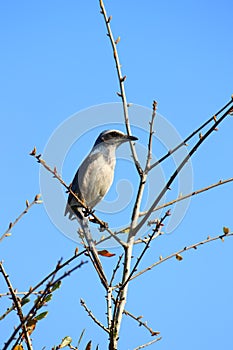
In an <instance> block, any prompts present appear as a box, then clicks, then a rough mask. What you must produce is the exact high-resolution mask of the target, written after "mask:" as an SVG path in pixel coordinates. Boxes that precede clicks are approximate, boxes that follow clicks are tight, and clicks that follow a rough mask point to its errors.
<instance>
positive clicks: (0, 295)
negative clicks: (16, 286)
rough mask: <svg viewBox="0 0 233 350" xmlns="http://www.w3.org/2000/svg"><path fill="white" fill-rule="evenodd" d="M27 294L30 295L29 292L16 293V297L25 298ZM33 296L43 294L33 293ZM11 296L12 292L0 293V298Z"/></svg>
mask: <svg viewBox="0 0 233 350" xmlns="http://www.w3.org/2000/svg"><path fill="white" fill-rule="evenodd" d="M27 293H28V292H17V291H15V295H17V296H18V295H23V296H25V295H26V294H27ZM31 294H34V295H39V294H41V292H33V293H31ZM10 295H11V293H10V292H6V293H0V298H3V297H9V296H10Z"/></svg>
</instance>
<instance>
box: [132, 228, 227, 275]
mask: <svg viewBox="0 0 233 350" xmlns="http://www.w3.org/2000/svg"><path fill="white" fill-rule="evenodd" d="M230 236H233V232H231V233H223V234H221V235H218V236H215V237H212V238H211V237H207V239H205V240H203V241H201V242H197V243H194V244H192V245H190V246H188V247H184V248H183V249H180V250H178V251H177V252H175V253H172V254H170V255H168V256H166V257H165V258H163V257H160V260H158V261H156V262H155V263H153V264H152V265H150V266H148V267H147V268H145V269H143V270H141V271H140V272H138V273H136V274H135V275H134V276H132V277H131V279H130V280H131V281H132V280H133V279H134V278H137V277H138V276H140V275H142V274H143V273H145V272H147V271H149V270H152V269H153V268H154V267H156V266H158V265H160V264H162V263H163V262H164V261H167V260H169V259H172V258H174V257H176V258H177V257H179V256H180V254H182V253H184V252H186V251H188V250H190V249H197V247H198V246H200V245H203V244H206V243H210V242H213V241H216V240H218V239H221V241H224V238H225V237H230ZM179 259H180V260H182V258H179Z"/></svg>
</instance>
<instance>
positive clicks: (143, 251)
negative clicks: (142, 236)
mask: <svg viewBox="0 0 233 350" xmlns="http://www.w3.org/2000/svg"><path fill="white" fill-rule="evenodd" d="M169 215H171V213H170V211H169V210H168V211H167V212H166V213H165V214H164V216H163V217H162V218H161V219H160V220H158V221H157V222H156V226H155V228H154V229H153V233H152V234H150V235H149V239H148V240H147V242H146V243H145V247H144V249H143V250H142V252H141V254H140V255H139V257H138V258H137V262H136V263H135V265H134V267H133V268H132V271H131V272H130V274H129V276H128V278H127V279H126V280H125V282H124V284H123V285H120V289H123V288H124V287H125V286H126V284H127V283H128V282H129V281H130V279H131V277H132V276H133V275H134V273H135V272H136V271H137V267H138V265H139V263H140V261H141V260H142V258H143V256H144V255H145V253H146V251H147V250H148V249H149V246H150V243H151V241H152V240H153V238H154V236H155V235H156V234H158V235H160V228H161V227H162V226H163V221H164V220H165V219H166V218H167V217H168V216H169Z"/></svg>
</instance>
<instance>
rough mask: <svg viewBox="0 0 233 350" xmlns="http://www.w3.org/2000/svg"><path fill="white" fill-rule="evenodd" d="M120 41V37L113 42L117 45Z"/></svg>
mask: <svg viewBox="0 0 233 350" xmlns="http://www.w3.org/2000/svg"><path fill="white" fill-rule="evenodd" d="M120 40H121V37H120V36H118V38H117V39H116V41H115V44H118V43H119V41H120Z"/></svg>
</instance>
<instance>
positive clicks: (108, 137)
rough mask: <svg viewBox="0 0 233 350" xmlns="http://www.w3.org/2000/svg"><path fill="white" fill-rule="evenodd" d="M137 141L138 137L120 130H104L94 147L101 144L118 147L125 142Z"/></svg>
mask: <svg viewBox="0 0 233 350" xmlns="http://www.w3.org/2000/svg"><path fill="white" fill-rule="evenodd" d="M136 140H138V138H137V137H135V136H129V135H127V134H124V133H123V132H122V131H119V130H104V131H103V132H101V134H100V135H99V136H98V138H97V139H96V141H95V144H94V147H95V146H97V145H100V144H103V145H104V144H105V145H106V146H107V145H112V146H115V147H118V146H120V145H121V144H122V143H124V142H127V141H136Z"/></svg>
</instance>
